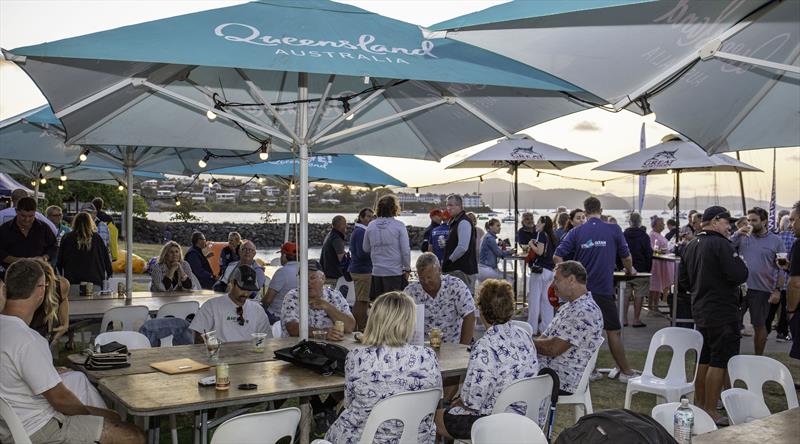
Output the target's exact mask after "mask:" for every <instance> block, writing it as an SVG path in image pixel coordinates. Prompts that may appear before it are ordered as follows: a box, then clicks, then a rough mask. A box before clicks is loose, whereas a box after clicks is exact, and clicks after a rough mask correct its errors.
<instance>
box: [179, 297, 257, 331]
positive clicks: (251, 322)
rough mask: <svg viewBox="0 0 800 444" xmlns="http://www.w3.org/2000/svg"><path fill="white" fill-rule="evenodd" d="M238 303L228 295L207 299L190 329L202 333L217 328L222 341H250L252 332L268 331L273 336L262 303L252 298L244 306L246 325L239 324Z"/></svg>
mask: <svg viewBox="0 0 800 444" xmlns="http://www.w3.org/2000/svg"><path fill="white" fill-rule="evenodd" d="M237 308H238V305H236V304H235V303H234V302H233V301H232V300H231V298H230V297H228V295H227V294H226V295H224V296H218V297H216V298H213V299H209V300H207V301H206V302H205V303H204V304H203V306H202V307H200V311H198V312H197V314H196V315H195V317H194V320H192V324H191V325H190V326H189V328H190V329H192V330H194V331H196V332H197V333H200V334H202V333H203V331H211V330H216V332H217V337H218V338H219V340H220V341H222V342H237V341H249V340H250V339H251V336H250V334H251V333H266V334H267V337H268V338H271V337H272V329H271V328H270V324H269V318H267V314H266V313H265V312H264V309H263V308H261V304H259V303H258V302H255V301H253V300H251V299H248V300H247V301H245V303H244V305H243V306H242V309H243V313H242V315H243V317H244V325H239V321H238V319H239V315H238V314H236V309H237Z"/></svg>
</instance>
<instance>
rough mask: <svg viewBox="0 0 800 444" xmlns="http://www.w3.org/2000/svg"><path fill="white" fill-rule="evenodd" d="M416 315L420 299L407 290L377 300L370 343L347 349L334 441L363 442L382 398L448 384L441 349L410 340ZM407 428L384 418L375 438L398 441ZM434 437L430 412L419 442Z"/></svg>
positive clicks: (368, 334) (367, 331)
mask: <svg viewBox="0 0 800 444" xmlns="http://www.w3.org/2000/svg"><path fill="white" fill-rule="evenodd" d="M434 257H435V256H434ZM415 316H416V307H415V306H414V301H413V300H412V299H411V298H410V297H409V296H408V295H406V294H404V293H402V292H399V291H392V292H389V293H386V294H383V295H381V296H378V298H377V299H375V302H373V304H372V311H371V312H370V315H369V318H367V325H366V327H365V328H364V336H363V337H362V339H361V342H362V344H363V345H364V347H358V348H354V349H353V350H351V351H350V353H348V354H347V359H346V361H345V369H344V372H345V389H344V410H342V414H341V415H340V416H339V418H338V419H336V421H335V422H334V423H333V424H332V425H331V427H330V428H329V429H328V432H327V433H326V434H325V439H326V440H328V441H330V442H332V443H334V444H344V443H356V442H359V441H360V440H361V434H362V433H363V430H364V425H365V424H366V422H367V417H369V414H370V412H371V411H372V409H373V408H374V407H375V404H377V403H378V401H380V400H381V399H385V398H387V397H389V396H392V395H394V394H397V393H404V392H410V391H419V390H429V389H436V388H439V389H440V388H441V387H442V375H441V372H440V370H439V362H438V360H437V358H436V352H434V351H433V349H431V348H428V347H423V346H421V345H410V344H409V343H408V342H409V341H410V340H411V337H412V336H413V334H414V325H415V322H414V318H415ZM413 426H414V427H415V428H416V427H417V426H416V424H414V425H413ZM402 430H403V424H402V422H400V421H397V420H391V421H387V422H384V423H383V424H382V425H381V426H380V427H379V428H378V430H377V432H376V434H375V437H374V438H373V442H380V443H383V442H397V440H398V439H399V438H400V434H401V432H402ZM434 438H435V433H434V427H433V420H432V418H431V417H430V416H429V417H427V418H425V419H424V420H423V421H422V423H421V424H420V426H419V435H418V437H417V442H419V443H431V444H432V443H433V442H434Z"/></svg>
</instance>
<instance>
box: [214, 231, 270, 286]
mask: <svg viewBox="0 0 800 444" xmlns="http://www.w3.org/2000/svg"><path fill="white" fill-rule="evenodd" d="M239 252H240V254H241V256H240V257H239V260H238V261H233V262H231V263H229V264H228V267H227V268H225V269H223V270H222V276H220V278H219V280H218V281H217V283H216V284H214V291H219V292H223V291H225V290H226V289H227V288H228V282H229V281H230V279H231V276H232V275H233V272H234V271H235V270H236V267H238V266H239V265H247V266H248V267H252V268H253V270H255V271H256V285H257V286H258V290H256V291H254V292H253V293H252V294H251V295H250V297H251V298H254V297H256V296H257V295H258V292H259V291H261V289H262V288H264V284H265V283H266V282H267V276H266V275H265V274H264V267H262V266H261V265H259V264H258V262H256V261H255V258H256V244H254V243H253V242H251V241H249V240H248V241H244V243H243V244H242V246H241V247H240V248H239Z"/></svg>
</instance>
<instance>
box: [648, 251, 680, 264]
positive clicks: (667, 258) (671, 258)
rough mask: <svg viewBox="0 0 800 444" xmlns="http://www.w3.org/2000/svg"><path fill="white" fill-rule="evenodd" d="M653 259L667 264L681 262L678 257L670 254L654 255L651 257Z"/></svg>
mask: <svg viewBox="0 0 800 444" xmlns="http://www.w3.org/2000/svg"><path fill="white" fill-rule="evenodd" d="M653 259H656V260H659V261H669V262H678V261H680V260H681V258H680V257H678V256H676V255H674V254H672V253H668V254H654V255H653Z"/></svg>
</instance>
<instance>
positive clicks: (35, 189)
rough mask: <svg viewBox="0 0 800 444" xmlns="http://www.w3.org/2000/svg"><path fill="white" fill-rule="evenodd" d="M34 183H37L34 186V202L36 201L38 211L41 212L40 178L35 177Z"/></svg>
mask: <svg viewBox="0 0 800 444" xmlns="http://www.w3.org/2000/svg"><path fill="white" fill-rule="evenodd" d="M33 181H34V182H35V183H36V185H34V186H33V200H35V201H36V211H39V178H38V177H34V178H33Z"/></svg>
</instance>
